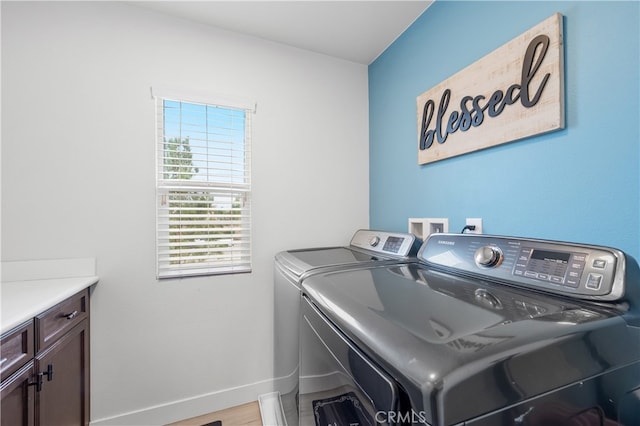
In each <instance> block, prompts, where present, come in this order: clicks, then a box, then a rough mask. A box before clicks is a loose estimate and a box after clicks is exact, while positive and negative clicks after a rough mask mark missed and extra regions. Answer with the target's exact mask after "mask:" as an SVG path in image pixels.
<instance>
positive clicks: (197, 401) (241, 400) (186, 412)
mask: <svg viewBox="0 0 640 426" xmlns="http://www.w3.org/2000/svg"><path fill="white" fill-rule="evenodd" d="M269 392H273V380H271V379H269V380H264V381H261V382H256V383H252V384H248V385H244V386H238V387H235V388H229V389H223V390H220V391H216V392H211V393H208V394H204V395H199V396H195V397H192V398H186V399H182V400H178V401H173V402H170V403H167V404H161V405H156V406H152V407H147V408H144V409H141V410H137V411H131V412H128V413H123V414H119V415H117V416H112V417H105V418H102V419H95V420H92V421H91V423H90V425H91V426H156V425H165V424H167V423H172V422H177V421H179V420H184V419H189V418H191V417H197V416H201V415H203V414H208V413H211V412H213V411H219V410H224V409H225V408H230V407H235V406H236V405H241V404H246V403H247V402H252V401H257V400H258V396H259V395H262V394H265V393H269Z"/></svg>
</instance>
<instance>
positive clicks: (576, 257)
mask: <svg viewBox="0 0 640 426" xmlns="http://www.w3.org/2000/svg"><path fill="white" fill-rule="evenodd" d="M573 260H575V261H576V262H584V261H585V260H587V256H585V255H584V254H574V255H573Z"/></svg>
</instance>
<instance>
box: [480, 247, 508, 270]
mask: <svg viewBox="0 0 640 426" xmlns="http://www.w3.org/2000/svg"><path fill="white" fill-rule="evenodd" d="M473 259H474V260H475V262H476V265H478V266H480V267H483V268H493V267H496V266H498V265H499V264H500V262H502V251H501V250H500V248H499V247H496V246H484V247H480V248H479V249H478V250H476V252H475V254H474V256H473Z"/></svg>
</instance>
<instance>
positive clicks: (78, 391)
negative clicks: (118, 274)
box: [36, 320, 89, 426]
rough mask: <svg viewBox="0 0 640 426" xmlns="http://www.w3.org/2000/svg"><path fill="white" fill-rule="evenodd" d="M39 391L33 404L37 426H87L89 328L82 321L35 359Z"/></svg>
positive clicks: (86, 322) (84, 321) (85, 322)
mask: <svg viewBox="0 0 640 426" xmlns="http://www.w3.org/2000/svg"><path fill="white" fill-rule="evenodd" d="M36 367H37V371H38V372H39V373H40V374H42V390H41V391H40V392H38V396H37V402H36V416H37V419H36V421H37V424H40V425H47V426H56V425H65V426H71V425H88V424H89V327H88V321H87V320H83V321H81V322H80V324H78V325H77V326H75V327H74V328H73V329H72V330H70V331H69V332H68V333H67V334H65V335H64V336H63V337H62V338H61V339H59V340H58V341H56V342H55V343H54V344H53V345H51V346H50V347H49V348H47V350H45V351H43V352H42V353H40V354H39V355H38V356H37V357H36Z"/></svg>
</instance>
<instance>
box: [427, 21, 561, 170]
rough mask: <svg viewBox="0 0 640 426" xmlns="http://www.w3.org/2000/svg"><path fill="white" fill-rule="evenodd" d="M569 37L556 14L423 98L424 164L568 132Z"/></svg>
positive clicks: (428, 91)
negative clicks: (566, 54) (566, 46)
mask: <svg viewBox="0 0 640 426" xmlns="http://www.w3.org/2000/svg"><path fill="white" fill-rule="evenodd" d="M562 37H563V36H562V15H560V14H558V13H556V14H554V15H553V16H551V17H549V18H547V19H546V20H544V21H543V22H541V23H540V24H538V25H536V26H535V27H533V28H531V29H530V30H528V31H526V32H525V33H523V34H521V35H520V36H518V37H516V38H515V39H513V40H511V41H510V42H508V43H507V44H505V45H504V46H502V47H500V48H498V49H496V50H494V51H493V52H491V53H489V54H488V55H486V56H485V57H483V58H481V59H480V60H478V61H476V62H475V63H473V64H471V65H469V66H468V67H467V68H465V69H463V70H462V71H460V72H458V73H457V74H455V75H453V76H451V77H450V78H448V79H447V80H445V81H443V82H441V83H439V84H438V85H436V86H434V87H432V88H431V89H429V90H427V91H426V92H424V93H422V94H421V95H420V96H418V98H417V120H418V123H417V124H418V126H417V128H418V132H419V133H418V163H419V164H426V163H430V162H433V161H438V160H443V159H445V158H449V157H453V156H457V155H462V154H466V153H469V152H473V151H478V150H481V149H485V148H488V147H491V146H495V145H500V144H503V143H507V142H511V141H515V140H518V139H522V138H525V137H530V136H534V135H537V134H540V133H545V132H549V131H552V130H559V129H562V128H564V76H563V74H564V66H563V60H564V59H563V58H564V54H563V41H562ZM434 142H437V143H434Z"/></svg>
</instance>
